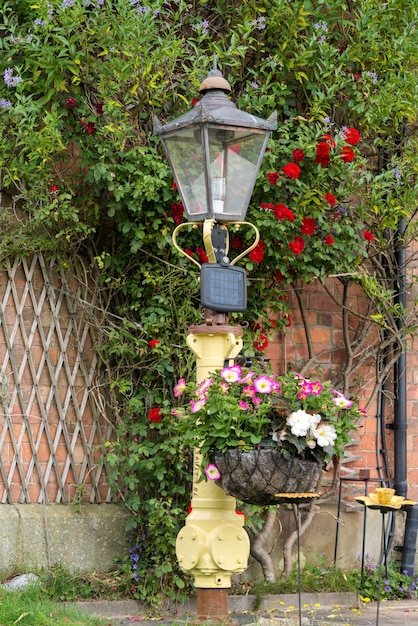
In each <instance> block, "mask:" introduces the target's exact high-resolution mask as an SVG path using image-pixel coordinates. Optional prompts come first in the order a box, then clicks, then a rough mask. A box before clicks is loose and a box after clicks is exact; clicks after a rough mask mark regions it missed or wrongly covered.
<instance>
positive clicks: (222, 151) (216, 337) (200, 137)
mask: <svg viewBox="0 0 418 626" xmlns="http://www.w3.org/2000/svg"><path fill="white" fill-rule="evenodd" d="M230 91H231V87H230V85H229V83H228V82H227V81H226V80H225V79H224V78H223V76H222V74H221V72H220V71H219V70H218V69H217V67H216V58H215V60H214V65H213V69H212V70H211V71H210V72H209V74H208V76H207V77H206V79H205V80H204V81H203V82H202V84H201V85H200V92H201V94H202V98H201V100H200V101H199V102H198V103H197V104H196V105H195V107H194V108H193V109H192V110H191V111H189V112H187V113H185V114H184V115H181V116H180V117H178V118H177V119H175V120H173V121H171V122H168V123H167V124H165V125H162V124H161V123H160V122H159V120H158V119H157V118H155V120H154V133H155V134H156V135H158V136H159V138H160V139H161V142H162V144H163V146H164V149H165V151H166V155H167V158H168V161H169V162H170V165H171V167H172V170H173V174H174V178H175V181H176V184H177V188H178V190H179V193H180V195H181V198H182V201H183V205H184V209H185V212H186V214H187V218H188V222H187V223H183V224H180V225H179V226H177V228H176V229H175V231H174V233H173V241H174V244H175V246H176V248H177V249H178V250H179V252H180V253H182V254H185V252H184V251H183V250H182V249H181V248H180V247H179V246H178V245H177V241H176V236H177V234H178V232H179V230H181V229H182V228H184V227H186V226H189V225H190V223H195V222H202V223H203V243H204V246H205V250H206V253H207V256H208V259H209V263H205V264H203V265H202V266H200V264H199V263H197V262H196V261H194V262H195V263H197V265H199V267H201V301H202V304H203V306H204V309H205V324H202V325H197V326H192V327H190V328H189V329H188V331H189V334H188V336H187V345H188V346H189V348H190V349H191V350H192V352H193V353H194V354H195V356H196V379H197V382H201V381H202V380H204V379H205V378H207V377H208V376H209V375H210V373H211V372H213V371H214V370H215V369H219V368H222V367H223V366H224V364H225V362H226V361H229V360H232V359H234V358H235V357H236V356H237V355H238V354H239V352H240V351H241V348H242V339H241V336H242V329H241V327H240V326H229V325H228V323H227V313H229V312H232V311H244V310H245V308H246V275H245V269H244V268H238V267H235V263H236V262H237V261H238V260H239V259H240V258H242V257H243V256H244V255H245V254H247V253H248V252H249V251H250V250H251V249H252V248H253V247H255V245H256V244H257V242H258V239H259V235H258V231H257V229H256V228H255V227H254V226H253V225H252V224H250V223H248V222H244V221H243V220H244V219H245V215H246V212H247V208H248V204H249V202H250V198H251V194H252V191H253V188H254V185H255V181H256V178H257V175H258V171H259V168H260V165H261V161H262V158H263V154H264V152H265V149H266V146H267V141H268V139H269V137H270V134H271V132H272V131H273V130H275V129H276V128H277V115H276V114H275V113H273V114H272V115H271V116H270V118H269V119H268V120H263V119H261V118H259V117H256V116H254V115H251V114H249V113H246V112H244V111H240V110H239V109H238V108H237V107H236V105H235V104H234V103H233V102H231V101H230V100H229V99H228V97H227V95H226V94H227V93H229V92H230ZM228 223H234V224H246V225H247V226H250V227H252V228H253V229H254V230H255V240H254V242H253V244H252V245H251V246H250V247H249V248H248V249H247V250H245V251H244V252H243V253H241V254H240V255H239V256H238V257H236V258H235V259H234V260H233V261H232V262H230V261H229V258H228V256H227V254H228V247H229V239H228V229H227V227H226V224H228ZM187 258H190V257H187ZM200 477H201V457H200V455H199V454H198V453H196V454H195V459H194V479H193V495H192V511H191V513H190V514H189V515H188V517H187V519H186V525H185V527H183V528H182V529H181V531H180V533H179V535H178V537H177V544H176V552H177V557H178V560H179V563H180V566H181V567H182V569H183V570H185V571H189V572H190V573H192V574H193V576H194V579H195V586H196V589H197V616H196V619H197V621H198V622H203V621H205V622H207V621H210V622H212V623H213V624H214V623H225V622H228V621H229V618H228V592H227V589H228V588H229V587H230V586H231V576H232V574H234V573H241V572H243V571H244V570H245V569H246V567H247V561H248V556H249V539H248V536H247V533H246V532H245V530H244V528H243V526H244V518H243V516H242V515H237V514H236V512H235V499H234V498H232V497H231V496H227V495H226V494H225V492H224V491H223V490H222V489H221V488H220V487H218V486H217V485H216V484H215V483H213V482H211V481H208V482H205V481H200Z"/></svg>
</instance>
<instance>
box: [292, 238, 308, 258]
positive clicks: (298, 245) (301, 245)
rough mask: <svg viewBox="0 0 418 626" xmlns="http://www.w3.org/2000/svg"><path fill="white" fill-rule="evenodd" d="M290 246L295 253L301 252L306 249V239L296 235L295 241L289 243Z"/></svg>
mask: <svg viewBox="0 0 418 626" xmlns="http://www.w3.org/2000/svg"><path fill="white" fill-rule="evenodd" d="M289 248H290V249H291V251H292V252H293V254H296V255H297V254H300V253H301V252H303V250H304V249H305V240H304V238H303V237H300V236H298V237H295V238H294V240H293V241H291V242H290V243H289Z"/></svg>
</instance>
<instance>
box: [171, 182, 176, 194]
mask: <svg viewBox="0 0 418 626" xmlns="http://www.w3.org/2000/svg"><path fill="white" fill-rule="evenodd" d="M171 189H174V191H177V183H176V181H175V180H173V183H172V185H171Z"/></svg>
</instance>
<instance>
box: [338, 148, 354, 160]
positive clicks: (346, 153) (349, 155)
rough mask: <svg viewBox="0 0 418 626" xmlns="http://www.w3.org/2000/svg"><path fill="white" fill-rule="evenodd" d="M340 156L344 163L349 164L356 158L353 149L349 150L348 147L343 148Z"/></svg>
mask: <svg viewBox="0 0 418 626" xmlns="http://www.w3.org/2000/svg"><path fill="white" fill-rule="evenodd" d="M340 155H341V158H342V160H343V161H344V163H351V162H352V161H354V159H355V157H356V154H355V152H354V150H353V148H350V146H344V148H343V149H342V150H341V152H340Z"/></svg>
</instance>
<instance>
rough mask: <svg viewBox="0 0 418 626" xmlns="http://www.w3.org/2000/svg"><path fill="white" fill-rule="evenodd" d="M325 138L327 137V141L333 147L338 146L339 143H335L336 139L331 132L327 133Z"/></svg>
mask: <svg viewBox="0 0 418 626" xmlns="http://www.w3.org/2000/svg"><path fill="white" fill-rule="evenodd" d="M324 139H325V141H326V142H327V143H329V145H330V146H331V148H336V147H337V144H336V143H335V141H334V140H333V138H332V137H331V135H330V134H329V133H325V135H324Z"/></svg>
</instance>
